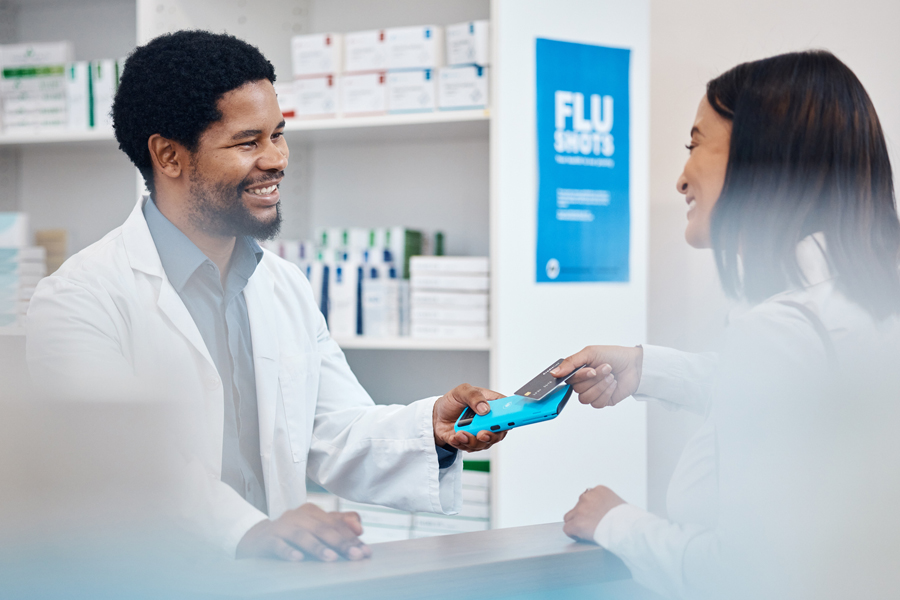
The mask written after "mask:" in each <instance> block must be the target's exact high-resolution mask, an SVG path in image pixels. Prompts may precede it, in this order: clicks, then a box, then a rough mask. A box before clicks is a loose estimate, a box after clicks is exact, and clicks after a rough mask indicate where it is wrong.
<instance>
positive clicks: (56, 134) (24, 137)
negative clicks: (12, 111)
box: [0, 130, 116, 146]
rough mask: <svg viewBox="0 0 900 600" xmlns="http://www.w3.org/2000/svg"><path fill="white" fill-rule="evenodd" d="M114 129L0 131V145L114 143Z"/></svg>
mask: <svg viewBox="0 0 900 600" xmlns="http://www.w3.org/2000/svg"><path fill="white" fill-rule="evenodd" d="M115 141H116V140H115V137H113V133H112V131H97V130H90V131H39V132H35V133H15V134H11V135H10V134H7V133H0V146H28V145H32V144H81V143H86V142H87V143H90V142H106V143H114V142H115Z"/></svg>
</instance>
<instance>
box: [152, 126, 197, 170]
mask: <svg viewBox="0 0 900 600" xmlns="http://www.w3.org/2000/svg"><path fill="white" fill-rule="evenodd" d="M147 148H148V149H149V150H150V160H151V161H152V162H153V168H154V171H158V172H159V173H160V174H162V175H164V176H166V177H171V178H172V179H177V178H178V177H180V176H181V174H182V173H183V172H184V170H185V167H186V166H187V158H188V157H187V149H186V148H185V147H184V146H182V145H181V144H179V143H178V142H175V141H173V140H170V139H168V138H164V137H163V136H161V135H159V134H158V133H154V134H153V135H151V136H150V138H149V139H148V140H147Z"/></svg>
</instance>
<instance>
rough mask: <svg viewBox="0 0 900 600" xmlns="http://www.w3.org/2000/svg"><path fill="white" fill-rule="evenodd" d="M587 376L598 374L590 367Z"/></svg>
mask: <svg viewBox="0 0 900 600" xmlns="http://www.w3.org/2000/svg"><path fill="white" fill-rule="evenodd" d="M587 376H588V377H596V376H597V371H595V370H593V369H588V370H587Z"/></svg>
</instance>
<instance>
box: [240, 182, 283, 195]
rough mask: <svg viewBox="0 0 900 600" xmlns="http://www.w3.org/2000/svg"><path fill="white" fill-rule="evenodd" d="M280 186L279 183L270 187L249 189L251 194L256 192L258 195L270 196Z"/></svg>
mask: <svg viewBox="0 0 900 600" xmlns="http://www.w3.org/2000/svg"><path fill="white" fill-rule="evenodd" d="M277 188H278V185H270V186H269V187H264V188H254V189H252V190H247V191H248V192H250V193H251V194H256V195H257V196H268V195H269V194H271V193H272V192H274V191H275V190H276V189H277Z"/></svg>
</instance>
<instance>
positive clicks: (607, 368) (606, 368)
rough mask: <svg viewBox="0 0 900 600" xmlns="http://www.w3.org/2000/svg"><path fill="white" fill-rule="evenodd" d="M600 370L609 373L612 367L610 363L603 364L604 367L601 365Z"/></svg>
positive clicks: (605, 373)
mask: <svg viewBox="0 0 900 600" xmlns="http://www.w3.org/2000/svg"><path fill="white" fill-rule="evenodd" d="M600 372H601V373H603V374H604V375H609V374H610V373H612V367H611V366H609V365H603V366H602V367H600Z"/></svg>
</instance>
